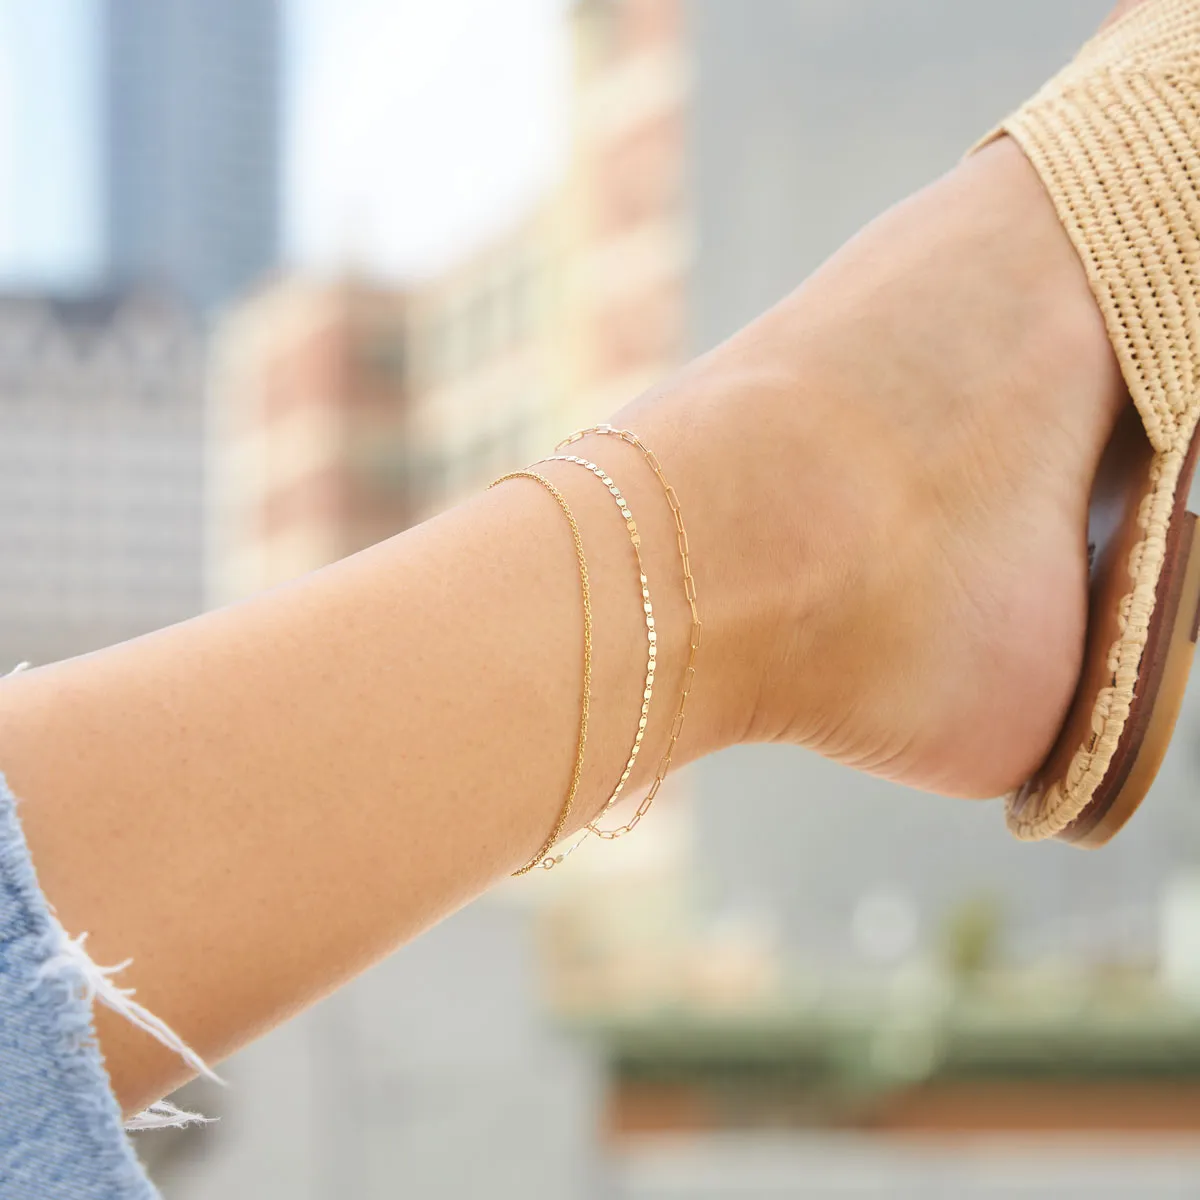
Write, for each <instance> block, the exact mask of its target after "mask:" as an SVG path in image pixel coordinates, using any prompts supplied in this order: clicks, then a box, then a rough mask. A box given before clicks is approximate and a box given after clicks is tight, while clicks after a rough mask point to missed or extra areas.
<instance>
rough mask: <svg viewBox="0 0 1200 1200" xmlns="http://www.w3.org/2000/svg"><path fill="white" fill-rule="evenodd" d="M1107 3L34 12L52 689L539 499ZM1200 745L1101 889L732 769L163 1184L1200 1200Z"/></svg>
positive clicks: (157, 1162)
mask: <svg viewBox="0 0 1200 1200" xmlns="http://www.w3.org/2000/svg"><path fill="white" fill-rule="evenodd" d="M1107 7H1108V0H1055V3H1053V4H1047V3H1046V2H1045V0H1008V2H1007V3H1005V4H993V5H985V4H964V3H962V2H961V0H754V2H753V3H734V2H733V0H507V2H506V3H504V4H496V3H491V2H489V0H439V3H438V4H428V3H420V2H418V0H290V2H289V0H278V2H274V3H273V2H272V0H38V2H36V3H35V2H34V0H0V552H2V561H3V564H4V569H3V572H2V573H0V662H5V663H9V664H15V663H17V662H18V661H20V660H23V659H30V660H33V661H34V662H47V661H52V660H55V659H58V658H62V657H66V656H69V655H72V654H77V653H80V652H83V651H87V650H91V649H94V648H97V647H99V646H103V645H105V644H108V643H111V642H114V641H117V640H120V639H123V638H127V637H130V636H133V635H136V634H138V633H141V632H144V631H147V630H149V629H152V628H155V627H158V626H161V625H164V624H167V623H170V622H172V621H176V620H180V619H183V618H186V617H189V616H191V615H193V614H195V613H198V612H200V611H201V610H202V609H204V608H205V607H207V606H211V605H214V604H220V603H223V602H226V601H228V600H232V599H235V598H237V597H239V596H244V595H246V594H247V593H249V592H252V591H255V590H257V589H260V588H263V587H266V586H269V585H271V584H273V583H276V582H278V581H281V580H284V579H286V578H289V577H292V576H295V575H297V574H299V573H301V572H304V571H307V570H311V569H313V568H315V567H319V566H321V565H322V564H324V563H327V562H329V561H331V560H333V559H336V558H338V557H340V556H343V555H346V554H349V553H352V552H353V551H355V550H357V549H359V548H361V547H363V546H366V545H368V544H370V543H371V542H373V541H375V540H378V539H380V538H383V537H386V536H388V535H390V534H392V533H394V532H396V531H398V530H400V529H402V528H404V527H405V526H407V525H410V524H412V523H413V522H416V521H419V520H421V519H423V518H424V517H426V516H428V515H430V514H432V513H434V512H436V511H437V510H438V509H440V508H442V507H444V506H446V505H448V504H451V503H453V502H454V501H455V500H456V499H458V498H460V497H461V496H463V495H464V494H466V493H469V492H470V491H472V490H473V489H476V488H478V487H480V486H482V485H484V484H486V483H487V482H488V481H489V480H490V479H491V478H493V477H494V476H496V475H497V474H499V473H501V472H503V471H504V470H506V469H511V468H515V467H517V466H519V465H522V464H523V463H525V462H528V461H530V460H532V459H534V458H536V457H538V456H539V455H540V454H541V453H544V452H545V451H546V450H547V449H548V447H550V446H551V445H553V443H554V441H555V440H556V439H557V438H558V437H560V436H562V435H564V434H566V433H567V432H570V430H571V429H573V428H574V427H576V426H578V425H580V424H582V423H583V422H585V421H587V420H590V419H593V418H600V417H603V416H605V415H607V414H608V413H610V412H611V411H612V410H614V409H615V408H616V407H618V406H619V405H620V404H621V403H623V402H624V401H625V400H626V399H628V398H630V397H631V396H633V395H634V394H636V393H637V392H638V391H640V390H641V389H642V388H644V387H645V386H647V385H649V384H652V383H653V382H655V381H656V380H657V379H659V378H661V377H662V376H663V375H664V374H665V373H666V372H668V371H670V370H671V369H672V368H673V367H674V366H676V365H678V364H679V363H680V362H681V361H683V360H684V359H686V358H687V357H689V356H691V355H693V354H695V353H698V352H701V351H703V350H705V349H706V348H707V347H710V346H711V345H713V344H714V343H715V342H716V341H718V340H719V339H721V338H722V337H724V336H726V335H727V334H728V333H730V332H731V331H733V330H734V329H735V328H737V327H738V326H739V325H740V324H741V323H743V322H745V321H746V320H748V319H749V318H751V317H753V316H754V315H756V314H757V313H758V312H759V311H760V310H762V309H763V308H765V307H767V306H768V305H770V304H771V303H772V302H774V301H775V300H777V299H778V298H779V297H781V296H782V295H783V294H785V293H786V292H787V291H788V290H789V289H790V288H792V287H793V286H794V285H795V284H796V283H797V282H798V281H800V280H801V279H802V278H803V277H804V275H805V274H806V273H808V272H809V271H810V270H811V269H812V268H813V267H814V266H815V265H816V264H817V263H818V262H819V261H820V260H821V259H822V258H823V257H824V256H826V255H827V254H828V253H830V252H831V251H832V250H833V249H834V248H835V247H836V246H837V245H838V244H839V243H840V242H841V241H842V240H844V239H845V238H846V237H847V236H849V235H850V234H852V233H853V232H854V231H855V230H856V229H857V228H858V227H859V226H860V225H861V224H862V223H863V222H865V221H866V220H867V219H869V218H870V217H871V216H872V215H874V214H875V213H877V212H878V211H879V210H881V209H882V208H883V207H885V206H886V205H888V204H889V203H891V202H893V201H895V200H897V199H899V198H901V197H902V196H904V195H905V194H906V193H907V192H909V191H911V190H913V189H915V188H917V187H919V186H921V185H922V184H923V183H925V182H927V181H928V180H929V179H931V178H932V177H933V176H935V175H936V174H937V173H939V172H941V171H943V170H945V169H947V168H949V167H950V166H951V165H952V164H953V163H954V162H955V160H956V158H957V157H958V156H959V155H960V154H961V153H962V151H963V150H964V148H965V147H967V146H968V145H970V144H971V143H972V142H973V141H974V139H976V138H977V137H978V136H979V135H981V134H982V133H983V132H985V131H986V130H987V129H988V128H989V126H990V125H991V124H992V123H993V122H994V121H995V120H996V119H997V118H999V117H1000V116H1001V115H1003V113H1004V112H1005V111H1006V110H1007V109H1008V108H1009V107H1010V106H1012V105H1013V104H1015V103H1016V102H1018V101H1019V100H1020V99H1022V98H1023V97H1024V95H1025V94H1027V93H1028V92H1029V91H1031V90H1032V89H1033V88H1034V87H1036V86H1037V85H1038V83H1039V82H1040V81H1041V80H1042V79H1043V78H1044V77H1045V76H1046V75H1047V74H1049V73H1050V72H1052V71H1053V70H1054V69H1055V68H1056V67H1057V66H1059V65H1060V64H1061V63H1062V62H1063V61H1065V59H1066V58H1067V57H1068V56H1069V55H1070V53H1071V52H1072V50H1073V48H1074V47H1075V46H1076V45H1077V44H1078V43H1079V42H1080V41H1081V40H1082V39H1083V38H1084V37H1085V36H1086V35H1087V34H1088V32H1089V31H1090V30H1091V29H1092V28H1093V27H1094V26H1095V25H1096V24H1097V23H1098V22H1099V21H1100V20H1101V19H1102V17H1103V16H1104V14H1105V11H1106V9H1107ZM863 352H864V354H867V353H870V347H864V348H863ZM1198 720H1200V694H1198V693H1196V692H1195V691H1194V692H1193V699H1192V700H1191V701H1190V702H1189V707H1188V708H1187V709H1185V712H1184V715H1183V718H1182V722H1181V727H1180V732H1179V734H1178V736H1177V739H1176V742H1175V744H1174V746H1173V749H1172V751H1171V754H1170V757H1169V759H1168V762H1167V765H1166V767H1165V769H1164V771H1163V774H1162V776H1161V778H1160V781H1159V783H1158V784H1157V786H1156V789H1155V793H1154V795H1153V796H1152V798H1151V800H1150V801H1149V802H1148V803H1147V805H1146V807H1145V809H1144V810H1143V812H1142V813H1140V814H1139V815H1138V817H1137V818H1136V819H1135V820H1134V821H1133V822H1132V824H1131V825H1130V827H1129V828H1128V829H1127V830H1126V831H1125V832H1124V833H1123V834H1122V835H1121V837H1120V838H1118V839H1117V841H1116V842H1115V843H1114V844H1113V845H1112V846H1110V847H1109V848H1107V849H1105V850H1103V851H1101V852H1099V853H1094V854H1085V853H1081V852H1079V851H1076V850H1073V849H1069V848H1065V847H1063V846H1061V845H1057V844H1055V845H1044V846H1035V847H1029V846H1022V845H1018V844H1016V843H1015V842H1013V841H1011V840H1010V839H1009V837H1008V835H1007V834H1006V833H1005V831H1004V828H1003V822H1002V819H1001V813H1000V810H999V808H998V806H996V805H990V804H989V805H968V804H963V803H953V802H950V801H943V800H937V799H932V798H928V797H923V796H918V795H915V794H912V793H907V792H904V791H903V790H902V789H899V788H896V787H894V786H891V785H887V784H883V783H880V782H877V781H874V780H871V779H867V778H863V777H860V776H857V775H853V774H851V773H850V772H848V771H845V770H842V769H840V768H837V767H833V766H831V765H829V764H827V763H825V762H822V761H819V760H817V759H815V758H814V757H812V756H809V755H806V754H804V753H802V752H800V751H792V750H789V749H784V748H762V747H754V748H743V749H739V750H735V751H732V752H729V753H726V754H723V755H720V756H718V757H716V758H714V759H712V760H709V761H706V762H703V763H701V764H698V765H696V766H694V767H693V768H691V769H690V770H689V771H687V772H684V773H683V774H681V775H680V777H679V778H678V779H675V780H672V781H671V783H672V787H671V789H670V792H671V795H670V802H669V803H664V804H662V805H661V807H659V808H656V809H655V811H654V813H653V815H652V819H650V820H648V821H647V822H646V823H645V824H643V826H642V827H641V828H640V829H639V831H638V835H637V836H636V837H633V838H630V839H627V840H626V841H625V842H622V843H617V844H615V845H609V844H603V845H597V846H595V847H592V846H589V847H587V849H586V852H584V851H581V852H580V853H579V854H578V855H576V856H575V857H573V858H572V859H571V864H570V868H569V869H564V870H561V871H555V872H553V873H551V874H550V875H549V876H544V875H539V876H538V877H536V878H531V879H526V880H521V881H519V882H514V883H513V884H511V885H508V886H506V887H504V888H501V889H500V890H499V891H498V892H497V893H496V894H494V895H492V896H490V897H488V898H486V899H484V900H482V901H480V902H479V903H477V904H476V905H474V906H473V907H471V908H470V909H468V910H467V911H465V912H463V913H461V914H459V915H458V916H456V917H454V918H453V919H451V920H449V921H447V922H446V923H445V924H444V925H443V926H441V927H440V928H438V929H436V930H435V931H433V932H432V933H431V934H429V935H428V936H427V937H425V938H423V939H422V940H421V941H419V942H418V943H416V944H414V945H413V946H411V947H408V948H406V949H405V950H403V951H401V952H400V953H398V954H396V955H395V956H394V957H392V958H391V959H390V960H388V961H387V962H385V963H383V964H382V965H381V966H379V967H378V968H377V969H375V970H374V971H372V972H370V973H369V974H368V975H367V976H366V977H364V978H362V979H361V980H359V981H357V982H356V983H355V984H354V985H352V986H350V987H348V988H346V989H345V990H343V991H342V992H340V993H339V994H337V995H335V996H334V997H332V998H331V999H329V1000H328V1001H326V1002H325V1003H323V1004H321V1005H319V1006H318V1007H317V1008H316V1009H314V1010H313V1011H311V1012H309V1013H307V1014H305V1015H304V1016H303V1017H301V1018H299V1019H297V1020H295V1021H293V1022H291V1023H290V1024H289V1025H287V1026H286V1027H284V1028H282V1029H280V1030H279V1031H277V1032H276V1033H274V1034H272V1035H270V1036H268V1037H267V1038H265V1039H264V1040H263V1041H261V1042H260V1043H258V1044H256V1045H255V1046H254V1047H252V1048H251V1049H249V1050H247V1051H246V1052H244V1053H243V1054H241V1055H240V1056H238V1057H237V1058H236V1059H234V1060H233V1061H232V1062H230V1063H228V1064H227V1070H226V1073H227V1075H228V1078H229V1079H230V1081H231V1084H232V1086H231V1087H230V1088H228V1089H227V1090H225V1091H213V1090H211V1089H206V1088H203V1087H197V1086H195V1085H193V1086H192V1087H190V1088H189V1089H187V1090H186V1096H185V1100H184V1102H185V1103H187V1104H188V1105H190V1106H195V1107H199V1108H201V1109H203V1110H205V1111H209V1112H214V1113H218V1114H220V1116H221V1121H220V1122H219V1124H217V1125H215V1126H210V1127H207V1128H202V1129H193V1130H189V1131H184V1132H180V1133H174V1132H170V1133H164V1134H144V1135H139V1141H138V1147H139V1151H140V1152H141V1153H142V1154H143V1156H144V1157H145V1159H146V1161H147V1162H148V1164H149V1165H150V1167H151V1169H152V1172H153V1173H154V1175H155V1177H156V1179H157V1180H158V1181H159V1182H160V1185H161V1187H162V1188H163V1190H164V1193H165V1195H166V1196H167V1197H168V1200H194V1198H200V1197H218V1196H219V1197H223V1198H226V1200H249V1198H251V1197H253V1198H254V1200H271V1198H274V1197H279V1198H281V1200H282V1198H284V1197H287V1198H289V1200H347V1198H350V1197H354V1198H355V1200H358V1198H362V1200H371V1198H374V1197H380V1198H382V1197H399V1196H417V1197H421V1198H422V1200H441V1198H455V1200H458V1198H464V1197H467V1198H470V1197H481V1198H495V1200H507V1198H509V1197H513V1198H515V1197H528V1196H535V1197H540V1196H554V1197H563V1198H573V1197H580V1198H587V1200H667V1198H679V1200H682V1198H684V1197H687V1198H693V1197H694V1198H712V1200H716V1198H722V1200H723V1198H730V1200H733V1198H737V1200H756V1198H758V1197H783V1196H797V1197H805V1198H812V1200H824V1198H825V1197H860V1198H867V1197H870V1198H884V1197H887V1198H896V1197H899V1198H905V1197H914V1198H916V1197H921V1198H937V1200H943V1198H944V1200H975V1198H984V1197H986V1198H990V1200H993V1198H994V1200H998V1198H1002V1197H1005V1198H1006V1197H1037V1198H1045V1200H1050V1198H1054V1200H1071V1198H1074V1197H1085V1196H1086V1197H1105V1198H1108V1197H1113V1198H1116V1197H1120V1198H1122V1200H1125V1198H1137V1200H1164V1198H1167V1197H1170V1198H1182V1197H1200V808H1198V807H1197V805H1196V792H1197V782H1198V775H1200V739H1198V738H1197V736H1196V729H1197V722H1198ZM664 794H665V793H664ZM296 886H297V887H303V886H304V882H303V880H301V879H298V880H297V881H296Z"/></svg>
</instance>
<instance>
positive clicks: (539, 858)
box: [489, 471, 592, 875]
mask: <svg viewBox="0 0 1200 1200" xmlns="http://www.w3.org/2000/svg"><path fill="white" fill-rule="evenodd" d="M509 479H532V480H534V482H536V483H540V484H541V485H542V487H544V488H545V489H546V491H548V492H549V493H550V495H551V496H553V497H554V499H555V501H556V502H557V504H558V507H559V508H561V509H562V511H563V515H564V516H565V517H566V518H567V520H568V522H570V525H571V537H572V539H573V540H574V542H575V558H576V560H577V561H578V563H579V589H580V593H581V594H582V596H583V703H582V705H581V707H580V713H579V748H578V749H577V750H576V752H575V769H574V771H573V772H572V773H571V788H570V790H569V791H568V792H567V799H566V803H565V804H563V808H562V812H560V813H559V814H558V820H557V821H556V822H555V824H554V828H553V829H552V830H551V831H550V836H549V837H548V838H547V839H546V840H545V841H544V842H543V843H542V846H541V849H540V850H538V852H537V853H536V854H535V855H534V856H533V858H531V859H530V860H529V862H527V863H526V864H525V865H524V866H523V867H522V868H521V869H520V870H519V871H514V872H513V875H525V874H527V873H528V872H529V871H532V870H533V868H534V867H536V866H539V865H540V866H543V867H551V866H553V865H554V860H553V859H552V858H550V851H551V850H553V849H554V845H555V843H556V842H557V841H558V839H559V838H560V837H562V831H563V829H564V828H566V824H567V819H568V818H569V817H570V815H571V809H572V808H573V807H574V804H575V794H576V792H578V791H579V779H580V776H581V775H582V774H583V752H584V749H585V747H586V746H587V727H588V712H589V710H590V708H591V696H592V597H591V589H590V587H589V584H588V572H587V559H586V558H585V557H584V553H583V535H582V534H581V533H580V532H579V522H578V521H576V520H575V514H574V513H573V512H572V511H571V506H570V505H569V504H568V503H567V501H566V498H565V497H564V496H563V494H562V492H560V491H559V490H558V488H556V487H555V486H554V484H552V483H551V482H550V480H548V479H547V478H546V477H545V476H544V475H539V474H538V473H537V472H536V471H510V472H509V473H508V474H507V475H501V476H500V478H499V479H497V480H496V481H495V482H494V483H492V484H490V485H489V490H490V489H491V488H494V487H495V486H496V485H497V484H501V483H504V482H505V481H506V480H509Z"/></svg>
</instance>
